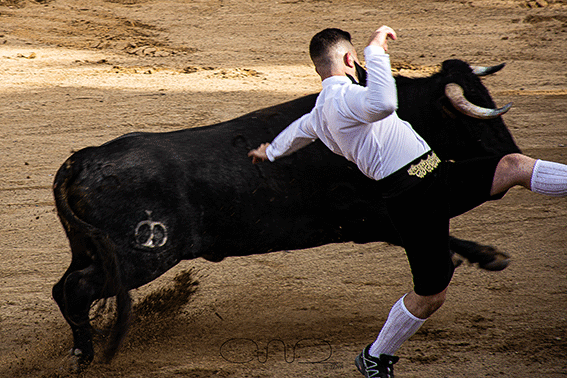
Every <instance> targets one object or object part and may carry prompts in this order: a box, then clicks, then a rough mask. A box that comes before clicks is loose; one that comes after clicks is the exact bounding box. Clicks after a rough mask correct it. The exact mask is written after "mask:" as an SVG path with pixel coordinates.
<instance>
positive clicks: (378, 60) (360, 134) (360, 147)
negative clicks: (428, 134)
mask: <svg viewBox="0 0 567 378" xmlns="http://www.w3.org/2000/svg"><path fill="white" fill-rule="evenodd" d="M364 54H365V58H366V69H367V72H368V76H367V86H366V87H362V86H360V85H356V84H353V83H352V82H351V81H350V79H349V78H348V77H346V76H331V77H329V78H326V79H325V80H323V82H322V85H323V89H322V91H321V93H320V94H319V96H318V97H317V101H316V103H315V107H314V108H313V110H312V111H311V112H310V113H308V114H305V115H304V116H303V117H301V118H299V119H298V120H296V121H294V122H293V123H292V124H290V125H289V126H288V127H287V128H286V129H285V130H283V131H282V132H281V133H280V134H279V135H278V136H277V137H276V138H275V139H274V140H273V141H272V143H271V144H270V146H269V147H268V149H267V150H266V154H267V156H268V159H269V160H270V161H272V162H273V161H274V160H275V159H277V158H279V157H282V156H286V155H289V154H291V153H293V152H295V151H297V150H298V149H300V148H302V147H305V146H306V145H308V144H310V143H312V142H313V141H315V140H316V139H320V140H321V141H322V142H323V143H324V144H325V145H326V146H327V147H328V148H329V149H331V151H333V152H334V153H336V154H338V155H341V156H344V157H345V158H347V159H348V160H349V161H352V162H354V163H355V164H356V165H357V166H358V168H359V169H360V170H361V171H362V172H363V173H364V174H365V175H366V176H368V177H370V178H372V179H374V180H380V179H382V178H384V177H386V176H388V175H390V174H391V173H393V172H395V171H397V170H398V169H400V168H402V167H404V166H405V165H407V164H408V163H410V162H411V161H413V160H415V159H416V158H418V157H420V156H421V155H423V154H424V153H426V152H428V151H429V150H430V149H431V148H430V147H429V145H428V144H427V143H426V142H425V140H423V138H421V136H419V135H418V134H417V133H416V132H415V131H414V130H413V128H412V127H411V125H410V124H409V123H407V122H405V121H402V120H401V119H400V118H399V117H398V115H397V114H396V109H397V105H398V104H397V90H396V84H395V81H394V78H393V77H392V71H391V66H390V57H389V55H387V54H385V53H384V50H383V49H382V48H380V47H377V46H368V47H366V49H365V50H364Z"/></svg>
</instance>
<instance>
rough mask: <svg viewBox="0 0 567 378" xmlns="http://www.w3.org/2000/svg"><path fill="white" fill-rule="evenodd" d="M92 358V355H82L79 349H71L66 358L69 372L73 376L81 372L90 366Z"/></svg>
mask: <svg viewBox="0 0 567 378" xmlns="http://www.w3.org/2000/svg"><path fill="white" fill-rule="evenodd" d="M93 357H94V356H92V355H89V354H85V353H83V351H82V350H80V349H79V348H73V349H71V350H70V351H69V354H68V355H67V358H66V360H67V365H68V366H69V371H70V372H71V373H73V374H77V373H80V372H82V371H83V370H85V369H86V368H87V366H89V365H90V363H91V362H92V360H93Z"/></svg>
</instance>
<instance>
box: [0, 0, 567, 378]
mask: <svg viewBox="0 0 567 378" xmlns="http://www.w3.org/2000/svg"><path fill="white" fill-rule="evenodd" d="M382 24H388V25H389V26H391V27H393V28H394V29H395V30H397V32H398V36H399V40H398V41H396V42H392V43H391V44H390V53H391V59H392V62H393V67H394V68H395V69H394V71H395V73H396V74H398V73H401V74H404V75H411V74H421V73H423V72H431V71H433V70H434V69H435V67H437V65H438V64H440V63H441V62H442V61H443V60H445V59H452V58H459V59H463V60H466V61H468V62H470V63H472V64H477V65H493V64H497V63H501V62H506V63H507V66H506V68H505V69H504V70H503V71H501V72H500V73H498V74H496V75H494V76H492V77H488V78H486V79H485V80H484V82H485V84H486V86H487V87H488V88H489V89H490V91H491V93H492V95H493V97H494V99H495V101H496V103H497V104H499V105H504V104H505V103H507V102H509V101H513V102H514V107H513V108H512V110H511V111H510V112H509V113H508V114H506V115H505V116H504V119H505V122H506V123H507V125H508V126H509V128H510V130H511V132H512V134H513V135H514V137H515V139H516V141H517V143H518V145H519V146H520V147H521V148H522V149H523V150H524V152H525V153H527V154H529V155H532V156H535V157H541V158H545V159H550V160H555V161H559V162H562V163H567V1H554V0H547V1H544V0H538V1H525V0H472V1H468V0H458V1H419V0H399V1H396V2H386V1H381V2H378V1H350V0H280V1H261V0H251V1H234V0H170V1H166V0H108V1H103V0H88V1H87V0H74V1H71V0H53V1H49V0H37V1H32V0H0V62H1V64H0V162H1V163H0V214H1V215H0V235H1V237H0V240H2V243H1V250H0V256H1V263H0V283H1V286H0V376H1V377H59V376H65V375H66V372H67V368H68V366H67V363H68V360H67V359H66V355H67V352H68V351H69V349H70V348H71V346H72V338H71V334H70V330H69V328H68V326H67V324H66V323H65V322H64V320H63V317H62V316H61V314H60V312H59V310H58V308H57V306H56V304H55V302H54V301H53V300H52V298H51V287H52V286H53V284H54V283H55V282H57V280H58V279H59V278H60V277H61V275H62V274H63V272H64V271H65V269H66V268H67V266H68V264H69V262H70V252H69V247H68V244H67V240H66V238H65V235H64V233H63V229H62V227H61V226H60V223H59V221H58V219H57V217H56V214H55V212H54V203H53V198H52V191H51V184H52V181H53V175H54V174H55V172H56V170H57V169H58V167H59V166H60V165H61V164H62V163H63V162H64V161H65V159H66V158H67V157H68V156H69V155H70V154H71V153H72V152H73V151H76V150H78V149H81V148H83V147H86V146H90V145H98V144H101V143H104V142H106V141H108V140H110V139H112V138H114V137H117V136H119V135H121V134H124V133H127V132H132V131H170V130H177V129H182V128H188V127H198V126H203V125H207V124H211V123H215V122H219V121H223V120H228V119H231V118H234V117H236V116H239V115H241V114H244V113H247V112H249V111H252V110H255V109H258V108H262V107H265V106H269V105H273V104H277V103H280V102H283V101H286V100H290V99H293V98H297V97H299V96H301V95H304V94H308V93H314V92H317V91H318V90H319V89H320V82H319V80H318V77H317V76H316V74H315V72H314V70H313V67H312V66H311V64H310V61H309V57H308V54H307V46H308V43H309V39H310V38H311V36H312V35H313V34H314V33H316V32H317V31H319V30H321V29H323V28H325V27H340V28H343V29H346V30H349V31H351V33H352V35H353V38H354V43H355V45H356V46H357V48H359V51H361V50H362V48H363V47H364V43H365V42H366V39H367V37H368V36H369V34H370V33H371V32H372V30H373V29H374V28H377V27H379V26H380V25H382ZM566 223H567V202H566V201H565V199H555V198H548V197H544V196H540V195H535V194H532V193H530V192H528V191H527V190H525V189H513V190H512V191H511V192H510V193H509V194H508V195H507V196H506V197H505V198H504V199H503V200H501V201H499V202H497V203H491V204H486V205H483V206H482V207H480V208H478V209H476V210H474V211H472V212H470V213H468V214H466V215H463V216H461V217H459V218H457V219H455V220H454V221H453V222H452V233H453V234H454V235H455V236H458V237H462V238H465V239H470V240H474V241H478V242H481V243H484V244H490V245H494V246H497V247H498V248H500V249H502V250H504V251H506V252H508V253H510V254H511V256H512V259H513V263H512V264H511V265H510V266H509V267H508V268H507V269H506V270H504V271H502V272H499V273H489V272H485V271H481V270H479V269H477V268H476V267H475V266H470V265H464V266H462V267H460V268H459V269H458V270H457V272H456V274H455V278H454V280H453V283H452V285H451V289H450V295H449V298H448V301H447V303H446V305H445V306H444V307H443V308H442V309H441V310H440V311H439V312H438V313H437V314H435V315H434V316H433V317H432V318H431V319H430V320H429V321H428V322H426V323H425V325H424V326H423V327H422V329H421V330H420V331H419V332H418V333H417V334H416V335H415V336H414V337H413V338H412V339H410V341H408V342H407V343H406V344H405V345H404V346H403V347H402V348H401V349H400V350H399V352H398V354H399V355H400V357H401V359H400V362H399V363H398V364H397V365H396V376H397V377H500V376H502V377H565V376H567V262H566V257H567V251H566V245H567V232H566V230H565V225H566ZM176 276H177V281H178V282H181V283H182V284H181V286H184V287H192V286H191V282H192V281H193V280H198V282H199V284H198V288H197V291H196V293H195V294H192V295H191V292H190V291H187V290H181V289H180V287H179V284H178V286H177V287H175V286H172V285H174V283H175V282H177V281H174V277H176ZM183 283H184V284H183ZM410 287H411V277H410V275H409V269H408V266H407V262H406V260H405V256H404V253H403V250H402V249H400V248H398V247H394V246H389V245H386V244H384V243H374V244H367V245H355V244H352V243H346V244H340V245H328V246H324V247H320V248H315V249H311V250H302V251H294V252H292V253H290V252H276V253H272V254H269V255H262V256H253V257H245V258H229V259H226V260H225V261H223V262H221V263H218V264H213V263H209V262H206V261H202V260H197V261H186V262H183V263H181V264H179V265H178V266H177V267H176V268H174V269H172V270H171V271H170V272H168V273H167V274H166V275H164V276H163V277H160V278H159V279H158V280H156V281H154V282H153V283H151V284H149V285H146V286H144V287H142V288H140V289H138V290H135V291H133V293H132V295H133V296H134V298H135V300H136V303H137V307H136V314H137V315H138V317H137V320H136V321H135V322H134V324H133V326H132V330H131V333H130V335H129V337H128V339H127V340H126V343H125V345H124V347H123V349H122V350H121V351H120V352H119V354H118V355H117V357H116V359H115V360H114V361H113V362H112V363H111V364H109V365H107V364H103V363H101V361H100V360H99V359H95V361H94V363H93V364H92V367H91V368H90V369H89V370H87V371H86V372H85V373H83V374H81V377H192V378H201V377H249V378H252V377H262V378H264V377H285V378H291V377H353V378H354V377H359V376H361V375H360V374H359V373H358V371H356V368H355V367H354V364H353V360H354V357H355V356H356V355H357V354H358V353H359V352H360V350H361V349H362V348H363V347H364V346H366V345H367V344H368V343H370V342H371V341H372V340H373V339H374V338H375V336H376V334H377V332H378V331H379V329H380V327H381V325H382V324H383V322H384V320H385V318H386V316H387V313H388V311H389V308H390V306H391V305H392V304H393V303H394V301H395V300H397V299H398V298H399V297H400V296H401V295H402V294H403V293H405V292H406V291H407V290H409V289H410ZM168 288H173V290H171V289H168ZM101 322H102V323H104V318H103V319H102V320H101ZM100 348H101V344H100V343H97V351H100Z"/></svg>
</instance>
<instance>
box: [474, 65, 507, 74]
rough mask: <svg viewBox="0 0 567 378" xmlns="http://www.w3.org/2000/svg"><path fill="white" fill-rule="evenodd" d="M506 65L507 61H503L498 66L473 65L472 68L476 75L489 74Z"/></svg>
mask: <svg viewBox="0 0 567 378" xmlns="http://www.w3.org/2000/svg"><path fill="white" fill-rule="evenodd" d="M505 65H506V63H501V64H499V65H497V66H491V67H482V66H471V68H472V71H473V73H474V74H475V75H476V76H488V75H492V74H493V73H495V72H498V71H500V70H501V69H502V68H504V66H505Z"/></svg>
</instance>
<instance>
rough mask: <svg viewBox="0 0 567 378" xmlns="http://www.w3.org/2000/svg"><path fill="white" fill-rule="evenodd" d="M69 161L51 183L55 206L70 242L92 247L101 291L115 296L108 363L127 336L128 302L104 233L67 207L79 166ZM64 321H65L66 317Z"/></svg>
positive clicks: (114, 251) (113, 246)
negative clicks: (77, 238)
mask: <svg viewBox="0 0 567 378" xmlns="http://www.w3.org/2000/svg"><path fill="white" fill-rule="evenodd" d="M72 159H73V158H69V159H68V160H67V161H66V162H65V163H64V164H63V166H61V168H60V169H59V171H58V172H57V174H56V176H55V180H54V183H53V193H54V197H55V205H56V207H57V214H58V216H59V219H60V220H61V223H62V224H63V227H64V228H65V232H66V233H67V236H68V238H69V240H70V241H71V238H73V237H74V235H88V236H89V238H90V240H91V241H92V243H93V246H94V250H93V251H92V253H93V256H92V257H91V258H92V259H98V260H100V263H101V264H100V266H101V268H102V270H103V272H104V275H105V286H104V288H103V290H102V291H103V292H109V293H112V294H114V295H116V319H115V321H114V324H113V325H112V328H111V335H110V339H109V340H108V344H107V347H106V350H105V352H104V355H105V358H106V360H107V361H110V360H111V359H112V358H113V357H114V355H115V354H116V352H117V351H118V349H119V348H120V346H121V344H122V342H123V340H124V338H125V337H126V334H127V332H128V328H129V326H130V318H131V309H132V300H131V298H130V294H129V293H128V289H127V288H126V286H124V284H123V282H122V279H121V274H120V265H119V262H118V258H117V247H116V244H115V243H114V242H113V241H112V239H111V238H110V237H109V235H108V234H107V233H105V232H104V231H102V230H101V229H99V228H97V227H95V226H93V225H92V224H89V223H87V222H85V221H83V220H82V219H80V218H79V217H78V216H77V215H76V214H75V212H74V211H73V209H72V208H71V206H70V204H69V198H68V195H69V183H70V181H71V180H72V178H73V177H75V176H76V174H77V173H78V170H79V169H80V164H77V162H74V161H73V160H72ZM71 246H73V243H71ZM72 252H73V253H75V252H74V251H72ZM103 294H104V293H103ZM66 307H67V306H66ZM66 318H69V317H68V316H66Z"/></svg>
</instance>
